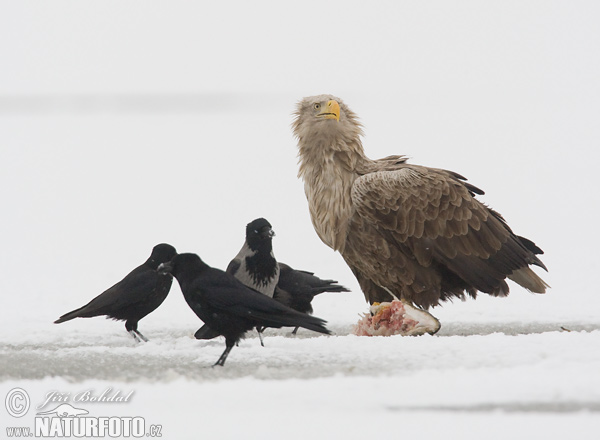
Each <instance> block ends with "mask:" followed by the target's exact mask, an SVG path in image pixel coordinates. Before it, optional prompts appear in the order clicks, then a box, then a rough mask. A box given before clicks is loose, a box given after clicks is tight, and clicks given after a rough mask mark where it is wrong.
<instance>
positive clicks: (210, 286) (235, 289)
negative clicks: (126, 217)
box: [159, 254, 330, 366]
mask: <svg viewBox="0 0 600 440" xmlns="http://www.w3.org/2000/svg"><path fill="white" fill-rule="evenodd" d="M159 272H170V273H171V274H173V276H174V277H175V278H177V281H178V282H179V285H180V287H181V291H182V292H183V296H184V297H185V300H186V301H187V303H188V305H189V306H190V308H191V309H192V310H193V311H194V313H196V315H198V317H199V318H200V319H201V320H202V321H204V322H205V324H207V325H208V326H209V327H210V329H212V330H214V331H215V332H217V333H218V334H220V335H223V336H225V346H226V347H225V351H224V352H223V354H222V355H221V357H219V359H218V360H217V362H216V363H215V365H221V366H222V365H224V364H225V360H226V359H227V355H228V354H229V352H230V351H231V349H232V348H233V346H234V345H235V344H236V343H237V342H238V341H239V340H240V339H241V338H242V337H243V336H244V334H245V333H246V332H247V331H248V330H251V329H252V328H254V327H276V328H279V327H296V326H299V327H303V328H306V329H309V330H313V331H316V332H319V333H325V334H330V332H329V330H327V328H326V327H325V325H324V324H325V321H324V320H322V319H320V318H316V317H314V316H310V315H307V314H304V313H299V312H297V311H295V310H293V309H291V308H289V307H286V306H284V305H282V304H280V303H278V302H277V301H275V300H274V299H272V298H269V297H267V296H265V295H262V294H260V293H258V292H256V291H254V290H252V289H249V288H248V287H246V286H245V285H244V284H242V283H241V282H240V281H239V280H237V279H236V278H235V277H233V276H232V275H230V274H228V273H225V272H223V271H222V270H219V269H214V268H211V267H210V266H208V265H207V264H206V263H204V262H203V261H202V260H201V259H200V257H199V256H198V255H196V254H179V255H176V256H175V257H174V258H173V259H172V260H171V262H169V263H164V264H162V265H161V266H160V267H159Z"/></svg>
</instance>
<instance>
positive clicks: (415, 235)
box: [346, 163, 541, 307]
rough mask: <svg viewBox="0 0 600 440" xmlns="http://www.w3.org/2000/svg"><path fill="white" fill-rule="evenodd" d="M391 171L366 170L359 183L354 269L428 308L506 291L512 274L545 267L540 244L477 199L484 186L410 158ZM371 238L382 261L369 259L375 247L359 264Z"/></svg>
mask: <svg viewBox="0 0 600 440" xmlns="http://www.w3.org/2000/svg"><path fill="white" fill-rule="evenodd" d="M390 168H391V167H390V166H389V164H386V169H385V170H384V171H377V172H372V173H369V174H365V175H363V176H361V177H359V178H358V179H357V180H356V181H355V183H354V185H353V187H352V202H353V205H354V207H355V209H356V213H357V215H356V216H355V218H354V219H353V225H354V227H353V229H352V234H350V235H349V236H348V243H349V245H350V248H349V249H348V252H349V253H350V254H352V252H354V253H355V255H354V257H353V256H352V255H350V258H346V259H347V261H348V260H351V262H349V264H350V265H351V267H352V266H353V265H354V267H353V270H354V271H355V273H356V271H362V272H363V273H364V277H366V278H370V279H371V280H373V281H374V282H375V283H376V284H379V285H382V286H386V287H387V288H388V289H390V290H391V291H392V293H394V295H396V296H401V295H402V296H404V297H407V299H410V300H412V301H413V302H415V304H417V305H421V306H424V307H427V306H430V305H435V304H437V302H438V301H439V300H443V299H446V298H449V297H452V296H463V295H464V291H466V292H467V294H469V295H471V296H474V295H475V290H480V291H482V292H486V293H489V294H492V295H496V296H504V295H506V294H508V286H507V285H506V282H505V281H504V279H505V278H506V277H507V276H509V275H511V274H512V273H513V272H514V271H517V270H518V269H521V268H524V267H527V266H528V265H529V264H538V262H539V260H538V259H537V257H536V256H535V254H534V251H532V249H537V250H539V248H537V247H535V245H534V244H533V243H531V245H530V244H529V243H530V242H529V240H527V241H526V242H524V241H522V240H521V239H520V237H517V236H515V235H514V234H513V233H512V231H511V230H510V228H509V227H508V226H507V225H506V223H505V222H504V220H503V219H502V217H501V216H500V215H499V214H498V213H496V212H495V211H492V210H490V209H489V208H487V207H486V206H485V205H483V204H482V203H481V202H479V201H478V200H476V199H475V198H474V193H482V191H481V190H479V189H478V188H476V187H474V186H472V185H466V184H465V183H464V182H463V181H462V179H464V178H463V177H462V176H460V175H458V174H455V173H450V172H447V171H444V170H438V169H431V168H425V167H419V166H414V165H407V164H404V163H397V164H396V165H395V169H394V170H392V169H390ZM357 231H358V235H357V237H353V235H354V234H356V232H357ZM368 240H371V242H372V243H373V244H374V245H375V247H379V248H381V250H382V252H379V257H377V259H378V260H379V261H376V259H375V258H369V257H368V256H369V255H373V256H376V255H377V253H376V252H373V253H371V252H369V251H367V252H365V251H366V250H365V249H363V252H362V254H363V256H362V258H363V260H365V261H363V262H362V263H361V262H359V263H358V264H357V260H358V259H359V256H358V253H359V252H360V249H361V246H363V245H364V243H365V241H368ZM347 246H348V244H347ZM539 263H541V262H539ZM538 265H539V264H538ZM377 271H383V273H384V274H386V275H385V277H386V278H387V279H383V278H384V276H382V275H381V273H377ZM532 273H533V272H532ZM394 282H396V283H398V284H399V285H400V286H401V287H400V288H396V291H394V288H393V287H390V286H393V285H394V284H393V283H394ZM361 287H362V285H361ZM365 293H366V292H365Z"/></svg>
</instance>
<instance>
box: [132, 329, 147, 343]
mask: <svg viewBox="0 0 600 440" xmlns="http://www.w3.org/2000/svg"><path fill="white" fill-rule="evenodd" d="M134 332H135V334H136V335H138V336H139V337H140V339H141V340H142V341H144V342H148V338H147V337H145V336H144V335H143V334H141V333H140V332H139V331H138V330H137V329H136V330H134Z"/></svg>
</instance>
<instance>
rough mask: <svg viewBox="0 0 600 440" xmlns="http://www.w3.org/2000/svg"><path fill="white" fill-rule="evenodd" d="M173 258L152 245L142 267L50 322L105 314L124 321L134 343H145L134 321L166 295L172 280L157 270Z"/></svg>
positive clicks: (164, 248) (167, 247)
mask: <svg viewBox="0 0 600 440" xmlns="http://www.w3.org/2000/svg"><path fill="white" fill-rule="evenodd" d="M175 255H177V251H176V250H175V248H174V247H173V246H171V245H169V244H165V243H161V244H158V245H156V246H154V248H153V249H152V254H151V255H150V257H149V258H148V259H147V260H146V261H145V262H144V263H143V264H142V265H140V266H138V267H136V268H135V269H133V270H132V271H131V272H130V273H129V274H128V275H127V276H126V277H125V278H123V279H122V280H121V281H119V282H118V283H117V284H115V285H114V286H112V287H111V288H110V289H108V290H106V291H104V292H103V293H101V294H100V295H98V296H97V297H96V298H94V299H93V300H91V301H90V302H89V303H87V304H86V305H85V306H83V307H80V308H78V309H76V310H73V311H71V312H69V313H66V314H64V315H63V316H61V317H60V318H58V319H57V320H56V321H54V323H55V324H60V323H61V322H65V321H69V320H71V319H74V318H91V317H93V316H102V315H106V317H107V318H112V319H114V320H117V321H125V329H126V330H127V332H128V333H129V334H130V335H131V336H133V338H134V339H135V340H136V341H138V342H140V340H144V341H148V339H146V337H144V335H142V334H141V333H140V332H139V331H138V329H137V327H138V322H139V321H140V320H141V319H142V318H143V317H145V316H146V315H148V314H149V313H151V312H153V311H154V310H156V308H157V307H158V306H160V305H161V304H162V302H163V301H164V300H165V298H166V297H167V295H168V294H169V290H170V289H171V284H172V283H173V277H172V276H171V275H170V274H168V273H159V272H158V271H157V269H158V266H159V265H160V264H162V263H165V262H167V261H170V260H171V259H172V258H173V257H174V256H175Z"/></svg>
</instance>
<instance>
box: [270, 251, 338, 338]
mask: <svg viewBox="0 0 600 440" xmlns="http://www.w3.org/2000/svg"><path fill="white" fill-rule="evenodd" d="M349 291H350V290H349V289H347V288H346V287H344V286H342V285H340V284H337V281H334V280H322V279H321V278H319V277H317V276H315V274H314V273H312V272H306V271H304V270H295V269H292V268H291V267H290V266H288V265H287V264H284V263H279V282H278V283H277V286H276V287H275V293H274V295H273V299H274V300H276V301H278V302H280V303H281V304H284V305H286V306H288V307H291V308H292V309H294V310H297V311H298V312H302V313H308V314H312V312H313V308H312V305H311V302H312V300H313V299H314V297H315V296H316V295H318V294H320V293H324V292H349ZM297 331H298V327H296V328H295V329H294V331H293V332H292V334H294V335H295V334H296V332H297Z"/></svg>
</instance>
